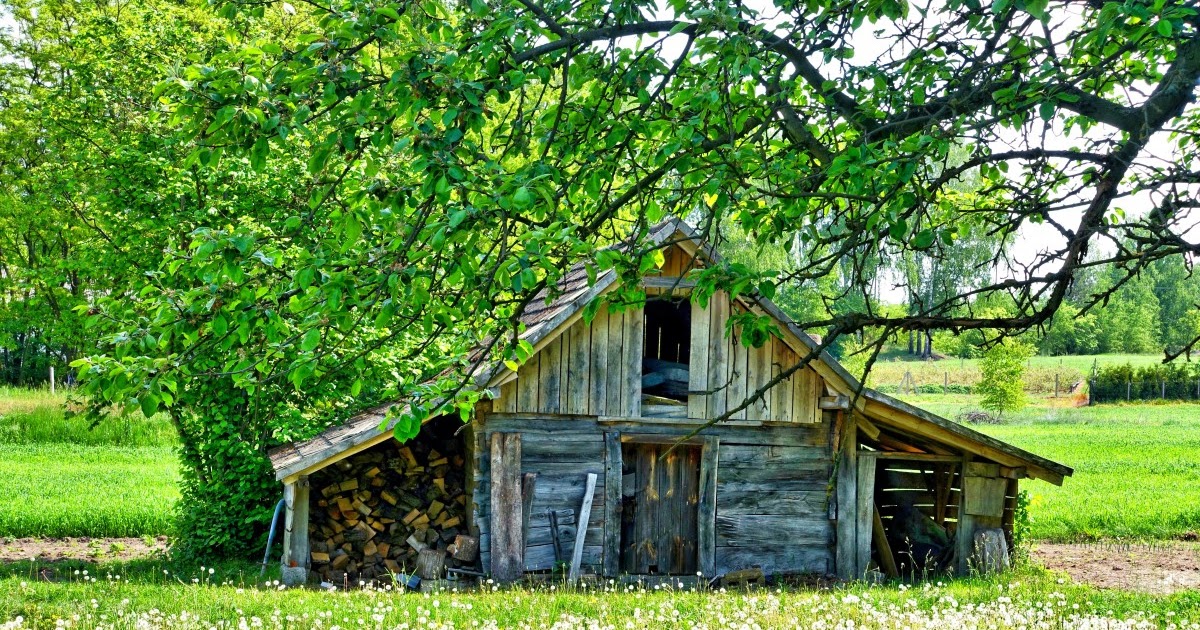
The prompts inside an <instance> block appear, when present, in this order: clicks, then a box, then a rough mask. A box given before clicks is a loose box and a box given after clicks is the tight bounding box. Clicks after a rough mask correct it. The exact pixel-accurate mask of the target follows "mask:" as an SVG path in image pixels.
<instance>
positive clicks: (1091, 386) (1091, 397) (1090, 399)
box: [1088, 379, 1096, 407]
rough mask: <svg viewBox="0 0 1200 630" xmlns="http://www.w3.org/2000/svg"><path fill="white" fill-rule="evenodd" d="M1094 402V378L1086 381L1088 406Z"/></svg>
mask: <svg viewBox="0 0 1200 630" xmlns="http://www.w3.org/2000/svg"><path fill="white" fill-rule="evenodd" d="M1095 402H1096V379H1091V380H1090V381H1088V406H1089V407H1091V406H1092V405H1093V404H1094V403H1095Z"/></svg>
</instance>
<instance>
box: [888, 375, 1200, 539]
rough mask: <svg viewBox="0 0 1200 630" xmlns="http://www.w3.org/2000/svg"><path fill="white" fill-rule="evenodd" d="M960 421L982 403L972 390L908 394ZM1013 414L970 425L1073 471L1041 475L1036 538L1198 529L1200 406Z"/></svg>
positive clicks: (1155, 535)
mask: <svg viewBox="0 0 1200 630" xmlns="http://www.w3.org/2000/svg"><path fill="white" fill-rule="evenodd" d="M906 398H907V399H908V400H909V401H910V402H913V403H915V404H918V405H920V406H922V407H924V408H926V409H928V410H930V411H933V412H934V413H938V414H941V415H943V416H945V417H947V418H954V417H955V416H957V415H958V414H959V413H961V412H963V411H966V410H970V409H978V405H977V404H976V399H975V398H974V397H971V396H940V395H927V396H910V397H906ZM1035 402H1036V403H1042V404H1041V405H1038V406H1029V407H1026V409H1025V410H1024V411H1021V412H1018V413H1015V414H1009V416H1008V417H1005V418H1004V419H1003V422H1004V423H1003V424H980V425H971V426H972V427H973V428H975V429H978V430H980V431H982V432H984V433H987V434H989V435H992V436H995V437H997V438H999V439H1001V440H1005V441H1007V442H1010V443H1012V444H1015V445H1017V446H1020V447H1021V448H1024V449H1026V450H1029V451H1032V452H1034V453H1037V454H1039V455H1042V456H1044V457H1048V458H1050V459H1053V460H1055V461H1058V462H1061V463H1063V464H1066V465H1068V466H1071V467H1072V468H1074V469H1075V475H1074V476H1073V477H1071V478H1069V479H1067V480H1066V482H1065V483H1064V484H1063V486H1062V487H1055V486H1052V485H1050V484H1047V483H1044V482H1040V481H1035V482H1026V483H1025V484H1024V487H1025V488H1026V489H1028V490H1029V491H1030V493H1031V494H1032V495H1033V498H1034V506H1033V508H1032V510H1031V515H1032V517H1033V519H1034V520H1033V535H1034V537H1035V538H1042V539H1050V540H1056V541H1081V540H1093V539H1098V538H1114V537H1123V538H1146V539H1168V538H1178V537H1181V536H1184V535H1187V534H1189V533H1190V534H1195V533H1197V532H1200V492H1198V491H1196V488H1200V405H1196V404H1183V403H1176V404H1149V405H1128V406H1127V405H1097V406H1094V407H1078V408H1075V407H1056V406H1049V405H1048V404H1047V403H1053V402H1054V401H1046V400H1035Z"/></svg>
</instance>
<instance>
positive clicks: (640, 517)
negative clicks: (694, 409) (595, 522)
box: [621, 442, 701, 575]
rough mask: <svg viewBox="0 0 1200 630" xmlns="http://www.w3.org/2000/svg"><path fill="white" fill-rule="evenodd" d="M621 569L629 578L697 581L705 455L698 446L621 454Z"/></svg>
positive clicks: (631, 447)
mask: <svg viewBox="0 0 1200 630" xmlns="http://www.w3.org/2000/svg"><path fill="white" fill-rule="evenodd" d="M622 451H623V452H622V460H623V467H622V473H623V483H622V493H621V494H622V497H621V501H622V510H621V515H622V522H621V563H622V570H623V571H624V572H626V573H631V574H640V575H651V574H655V575H695V573H696V570H697V568H698V566H699V563H698V545H697V541H698V539H699V536H698V531H697V530H698V528H697V513H698V507H699V503H700V455H701V449H700V447H699V446H696V445H678V446H676V447H675V448H674V449H673V450H672V449H671V445H670V444H643V443H636V442H635V443H628V444H624V445H623V448H622Z"/></svg>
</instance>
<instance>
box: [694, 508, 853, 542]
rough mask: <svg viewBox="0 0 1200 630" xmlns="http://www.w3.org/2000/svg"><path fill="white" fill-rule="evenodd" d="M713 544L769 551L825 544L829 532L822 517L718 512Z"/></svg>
mask: <svg viewBox="0 0 1200 630" xmlns="http://www.w3.org/2000/svg"><path fill="white" fill-rule="evenodd" d="M716 534H717V535H716V543H717V546H719V547H749V548H752V549H760V550H762V549H771V548H773V547H780V546H784V547H786V546H790V545H792V544H793V543H797V542H819V543H821V544H828V543H829V540H830V538H832V534H833V529H832V526H831V525H830V523H829V519H826V518H825V515H824V514H821V513H814V514H810V515H808V516H807V517H798V516H795V515H791V514H754V515H734V514H726V513H724V512H718V513H717V517H716Z"/></svg>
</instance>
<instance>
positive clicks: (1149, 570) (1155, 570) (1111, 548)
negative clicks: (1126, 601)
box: [1033, 542, 1200, 594]
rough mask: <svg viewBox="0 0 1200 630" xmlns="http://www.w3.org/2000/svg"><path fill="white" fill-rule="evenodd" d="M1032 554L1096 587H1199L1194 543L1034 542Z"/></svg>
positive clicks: (1199, 557) (1163, 590)
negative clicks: (1066, 543)
mask: <svg viewBox="0 0 1200 630" xmlns="http://www.w3.org/2000/svg"><path fill="white" fill-rule="evenodd" d="M1033 557H1034V559H1035V560H1037V561H1038V562H1040V563H1042V565H1043V566H1045V567H1046V568H1047V569H1051V570H1053V571H1062V572H1064V573H1066V574H1067V575H1070V576H1071V579H1072V580H1074V581H1076V582H1080V583H1083V584H1090V585H1092V586H1096V587H1099V588H1117V589H1125V590H1131V591H1141V592H1144V593H1155V594H1167V593H1174V592H1176V591H1182V590H1186V589H1197V588H1200V544H1196V543H1188V542H1165V543H1114V542H1097V543H1084V544H1077V545H1060V544H1050V543H1038V544H1037V545H1035V546H1034V549H1033Z"/></svg>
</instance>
